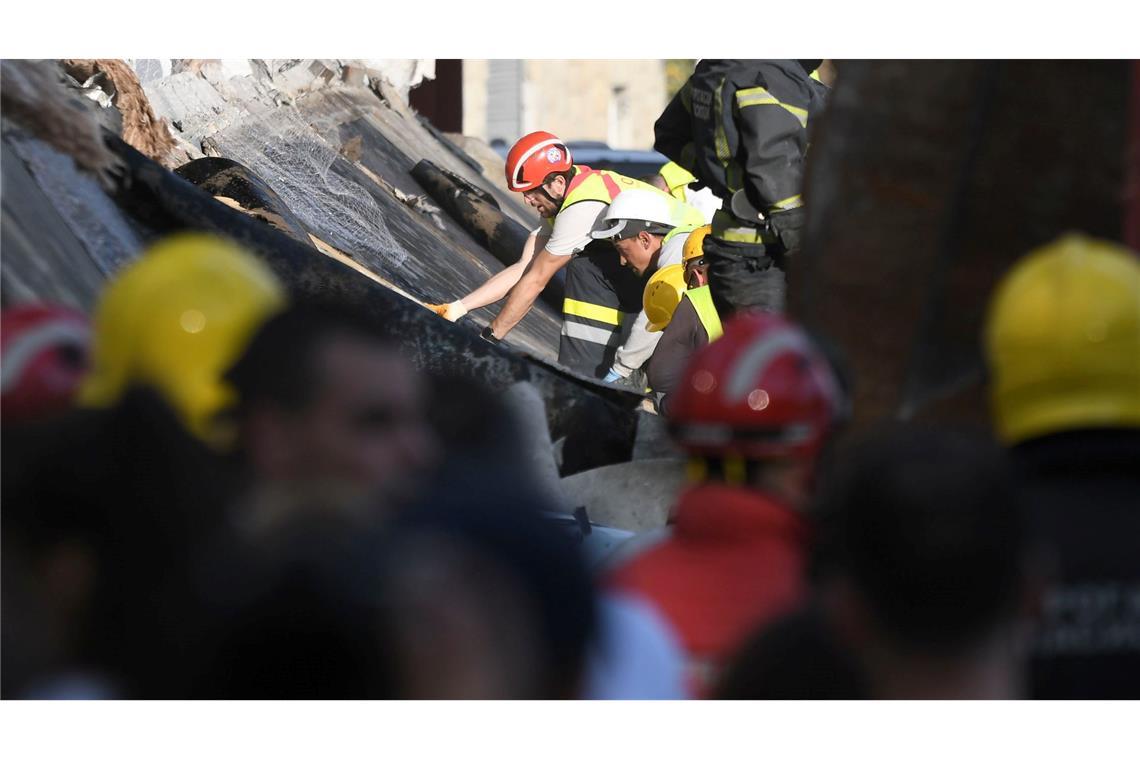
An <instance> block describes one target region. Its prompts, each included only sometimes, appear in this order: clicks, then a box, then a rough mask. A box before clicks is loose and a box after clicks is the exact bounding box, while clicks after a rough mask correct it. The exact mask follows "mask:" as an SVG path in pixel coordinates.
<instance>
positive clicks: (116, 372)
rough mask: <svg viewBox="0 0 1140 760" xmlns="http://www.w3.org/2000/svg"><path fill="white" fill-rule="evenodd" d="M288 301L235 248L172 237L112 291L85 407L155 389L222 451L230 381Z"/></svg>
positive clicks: (267, 274)
mask: <svg viewBox="0 0 1140 760" xmlns="http://www.w3.org/2000/svg"><path fill="white" fill-rule="evenodd" d="M285 300H286V296H285V289H284V288H283V287H282V285H281V283H280V282H279V281H278V280H277V278H276V277H275V276H274V275H273V273H272V272H271V271H270V270H269V268H268V267H267V266H266V265H265V264H263V263H262V262H261V261H260V260H258V259H257V258H255V257H254V256H253V255H252V254H250V253H248V252H246V251H245V250H244V249H242V248H240V247H239V246H237V245H235V244H234V243H232V242H229V241H227V240H224V239H222V238H219V237H215V236H212V235H207V234H203V233H196V232H195V233H189V232H187V233H178V234H175V235H172V236H170V237H167V238H165V239H163V240H161V241H159V242H158V243H156V244H155V245H153V246H151V248H150V249H148V250H147V251H145V252H144V253H143V255H142V256H141V257H140V258H139V260H138V261H136V262H134V263H132V264H131V265H130V266H129V267H127V268H126V269H125V270H123V271H122V272H121V273H119V275H118V276H117V277H116V278H115V279H114V280H113V281H112V282H111V283H110V284H109V285H108V286H107V288H106V290H104V292H103V295H102V297H101V298H100V301H99V304H98V306H97V308H96V310H95V338H94V350H93V354H94V358H93V367H92V370H91V374H90V375H89V376H88V378H87V380H86V382H85V383H84V385H83V387H82V389H81V390H80V395H79V403H80V404H81V405H84V406H89V407H108V406H112V405H114V404H115V403H116V402H117V401H118V400H119V399H120V398H121V397H122V395H123V393H124V392H125V391H126V390H127V389H128V388H129V387H131V386H134V385H146V386H149V387H151V388H154V389H156V390H157V391H159V392H160V393H161V394H162V396H163V397H164V398H165V399H166V401H167V402H168V403H169V404H170V405H171V407H173V409H174V410H175V412H176V413H177V414H178V416H179V418H180V419H181V420H182V423H183V424H184V425H185V426H186V428H187V429H188V430H190V431H191V432H192V433H194V434H195V435H197V436H198V437H199V438H201V439H203V440H205V441H207V442H208V443H211V444H215V445H221V444H223V443H224V434H223V433H221V432H220V431H219V430H218V429H217V428H216V427H215V417H216V416H217V414H218V412H220V411H222V410H223V409H224V408H225V407H226V406H228V405H229V404H230V403H232V401H233V390H232V389H231V388H230V387H229V386H228V385H227V384H226V383H225V382H224V380H223V379H222V375H223V374H224V373H225V372H226V371H227V370H228V369H229V368H230V365H232V364H233V363H234V361H236V360H237V358H238V357H239V356H240V355H241V353H242V351H244V350H245V347H246V345H247V343H248V342H249V339H250V338H251V337H252V336H253V333H254V332H255V331H256V330H257V328H258V327H260V326H261V324H262V323H263V322H264V321H265V320H266V319H267V318H268V317H269V316H271V315H272V314H274V313H275V312H277V311H278V310H280V309H281V308H282V307H283V306H284V305H285Z"/></svg>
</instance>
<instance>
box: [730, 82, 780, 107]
mask: <svg viewBox="0 0 1140 760" xmlns="http://www.w3.org/2000/svg"><path fill="white" fill-rule="evenodd" d="M736 104H737V105H738V106H740V107H741V108H744V107H745V106H762V105H779V104H780V101H779V100H777V99H776V97H775V96H774V95H773V94H772V93H770V92H768V90H766V89H765V88H763V87H749V88H748V89H745V90H737V91H736Z"/></svg>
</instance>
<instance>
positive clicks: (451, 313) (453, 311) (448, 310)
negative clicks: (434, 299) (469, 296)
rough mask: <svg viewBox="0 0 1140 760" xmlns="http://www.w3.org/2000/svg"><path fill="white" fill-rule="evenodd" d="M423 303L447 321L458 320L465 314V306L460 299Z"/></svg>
mask: <svg viewBox="0 0 1140 760" xmlns="http://www.w3.org/2000/svg"><path fill="white" fill-rule="evenodd" d="M424 305H425V306H427V307H428V308H429V309H431V310H432V311H434V312H435V313H436V314H438V315H439V316H441V317H443V318H444V319H446V320H448V321H449V322H455V321H457V320H460V319H462V318H463V317H464V315H466V314H467V307H466V306H464V305H463V301H462V300H459V301H452V302H451V303H438V304H430V303H429V304H424Z"/></svg>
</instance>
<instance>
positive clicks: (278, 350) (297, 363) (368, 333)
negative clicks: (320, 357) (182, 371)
mask: <svg viewBox="0 0 1140 760" xmlns="http://www.w3.org/2000/svg"><path fill="white" fill-rule="evenodd" d="M342 336H343V337H348V338H352V339H355V340H359V341H363V342H366V343H372V344H377V345H382V346H385V347H388V348H390V349H391V350H393V351H395V350H396V348H395V344H394V343H393V341H392V340H391V339H390V338H389V337H388V335H387V334H386V333H385V332H384V331H382V330H381V328H380V326H379V325H377V324H376V323H375V322H374V321H372V320H371V319H369V318H367V317H366V316H364V315H362V314H360V313H359V312H358V311H356V310H354V309H350V308H347V307H344V306H340V305H337V304H333V303H329V302H325V301H308V302H300V303H296V304H294V305H292V306H290V307H288V308H287V309H285V310H284V311H282V312H281V313H279V314H277V315H275V316H273V317H271V318H270V319H269V320H267V321H266V322H265V324H263V325H262V326H261V328H260V329H259V330H258V331H257V333H256V334H255V335H254V336H253V339H252V340H251V341H250V343H249V346H248V347H247V348H246V350H245V353H244V354H243V355H242V356H241V358H240V359H238V361H237V362H236V363H235V364H234V365H233V367H231V368H230V370H229V372H227V373H226V379H227V380H229V382H230V383H232V384H233V386H234V388H235V390H236V391H237V395H238V402H237V409H236V413H237V414H238V415H239V416H240V415H241V413H242V412H243V411H245V410H246V409H248V408H249V406H250V405H251V404H254V403H258V402H269V403H271V404H274V405H276V406H279V407H281V408H284V409H290V410H300V409H304V408H305V407H306V406H307V405H308V404H309V403H310V402H311V401H312V400H313V398H314V397H316V396H317V394H318V392H319V389H320V379H321V378H320V368H319V366H318V364H317V354H318V352H319V351H320V349H321V347H322V346H323V345H324V344H325V343H326V342H327V341H329V340H330V339H332V338H334V337H342Z"/></svg>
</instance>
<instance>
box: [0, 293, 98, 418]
mask: <svg viewBox="0 0 1140 760" xmlns="http://www.w3.org/2000/svg"><path fill="white" fill-rule="evenodd" d="M90 345H91V326H90V322H89V320H88V319H87V317H86V316H84V315H83V314H81V313H80V312H78V311H75V310H73V309H69V308H67V307H65V306H48V305H25V306H13V307H11V308H7V309H4V310H3V312H0V355H2V356H0V416H2V417H3V419H4V421H5V422H27V421H30V420H34V419H37V418H39V417H44V416H49V415H51V414H54V413H57V412H61V411H63V410H64V409H66V408H67V407H69V406H70V405H71V401H72V398H74V396H75V394H76V392H77V391H78V390H79V384H80V381H81V380H82V379H83V376H84V374H85V373H86V372H87V368H88V365H89V360H90Z"/></svg>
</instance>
